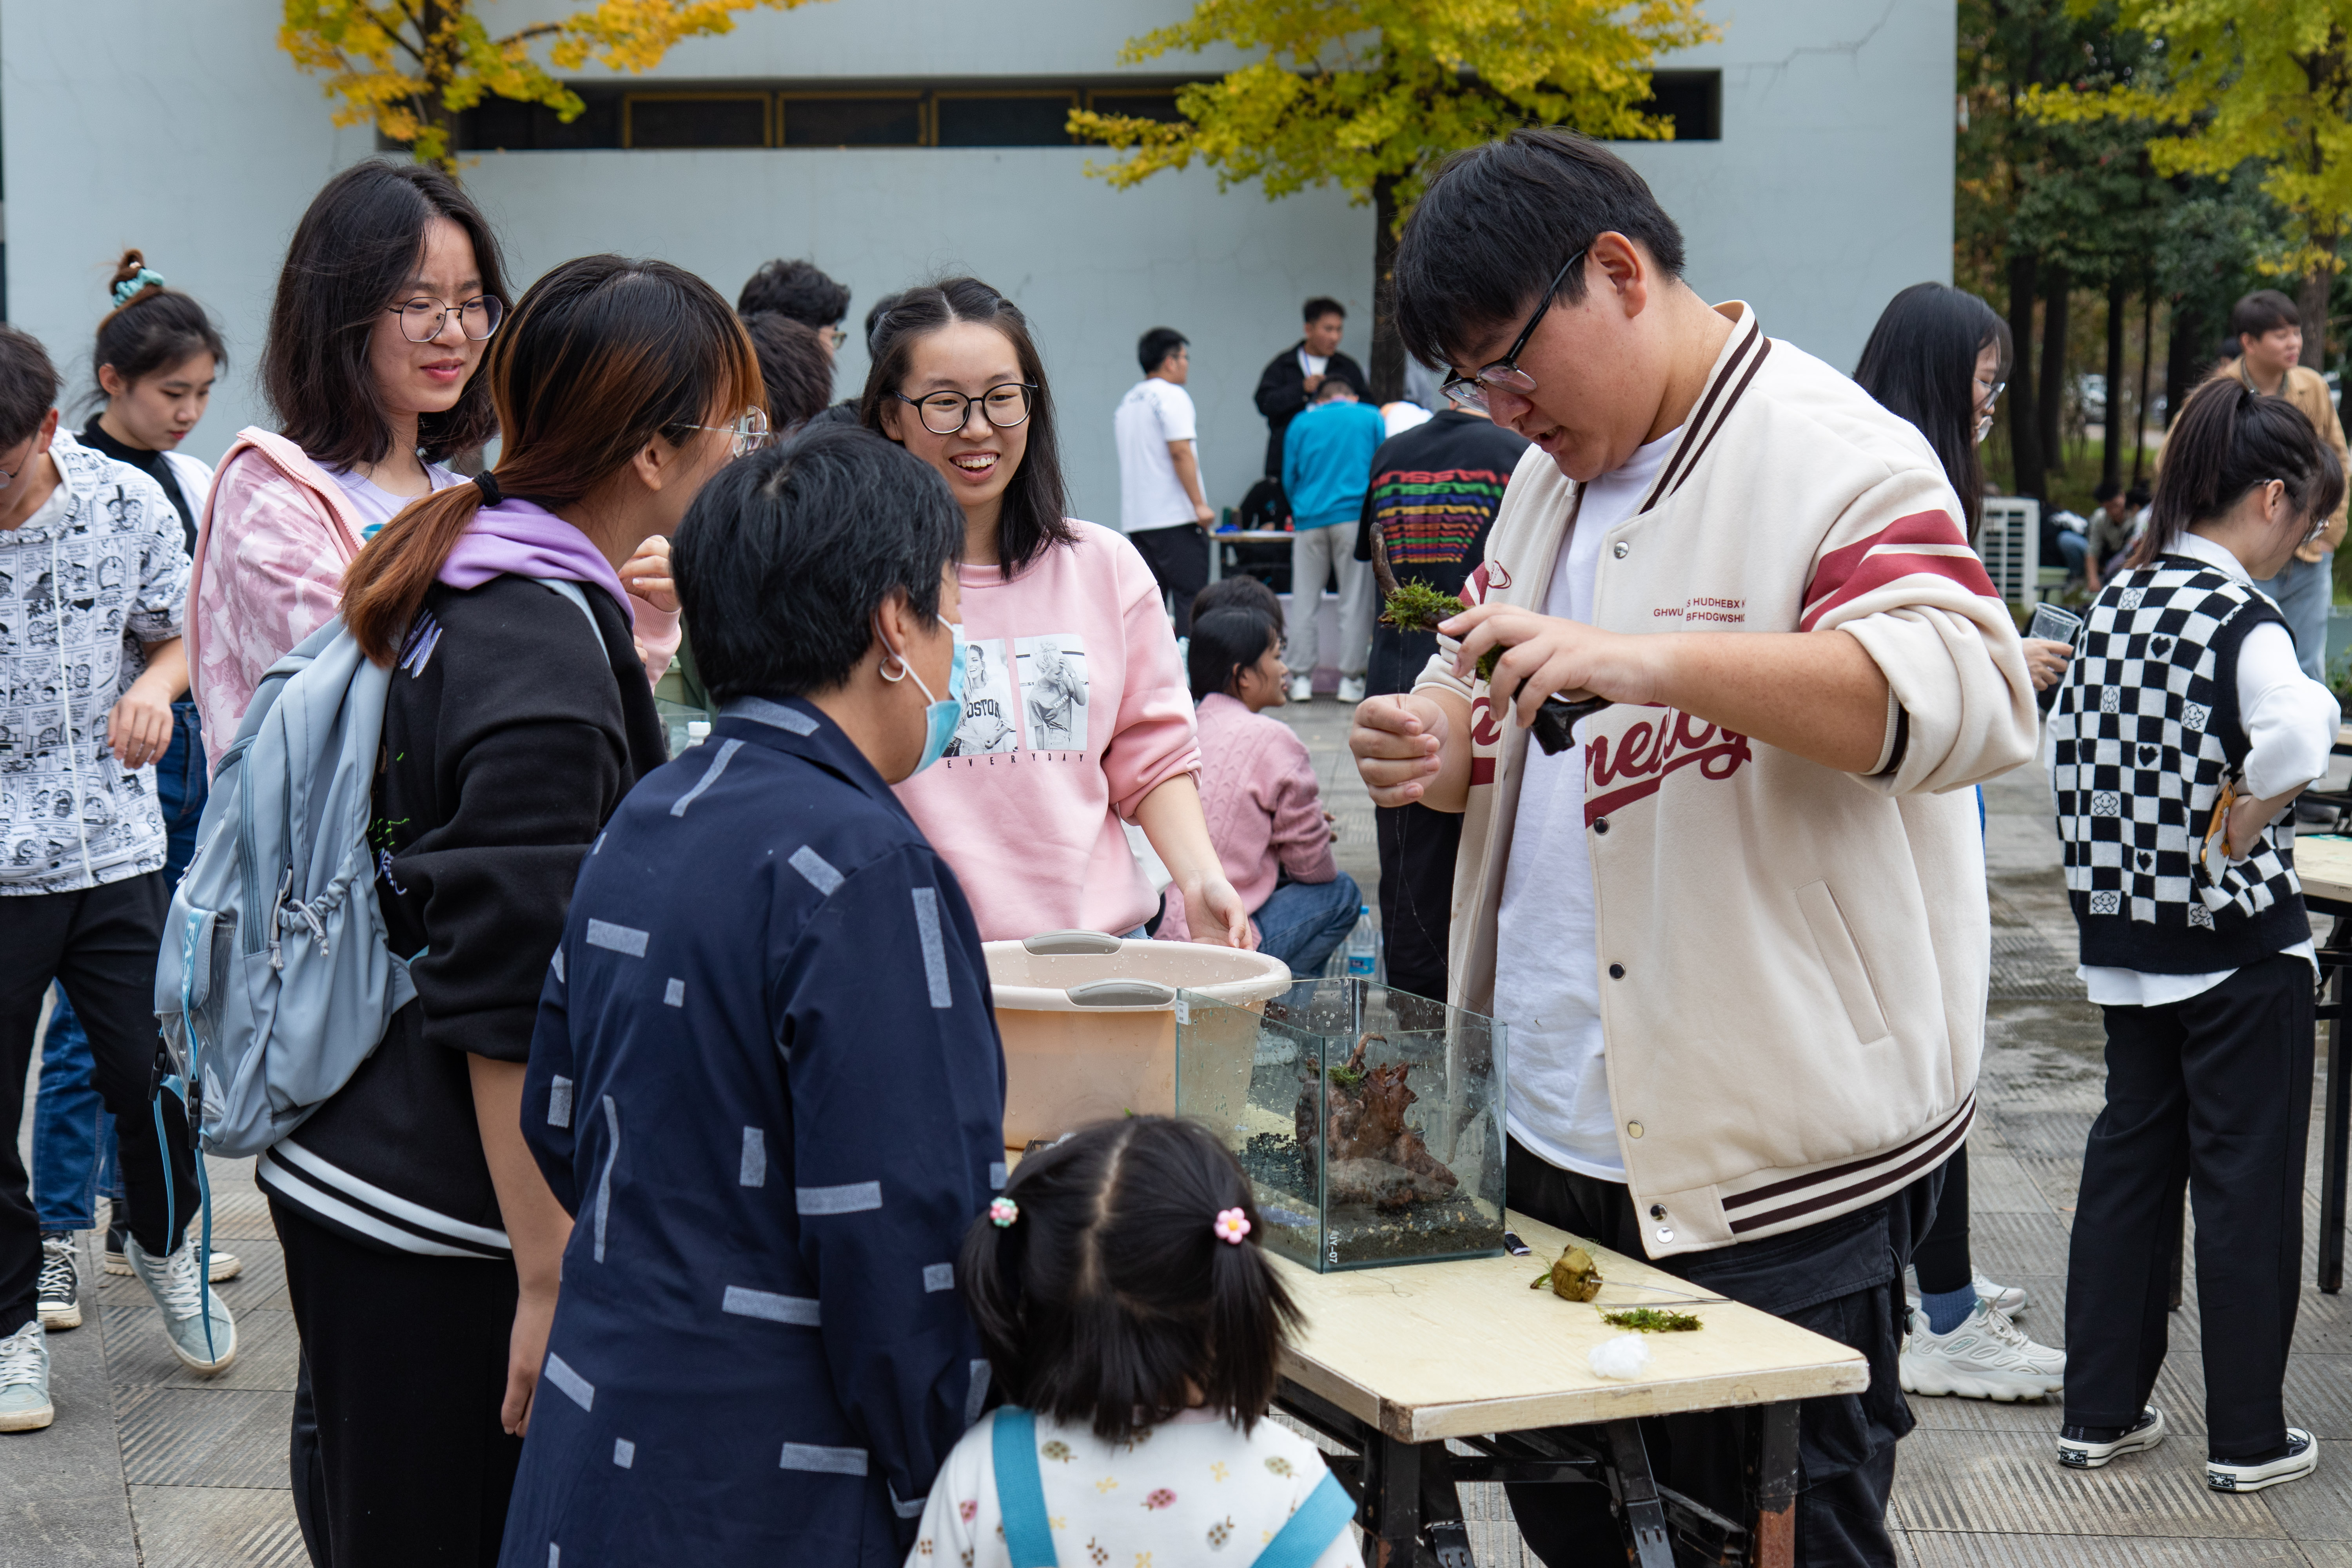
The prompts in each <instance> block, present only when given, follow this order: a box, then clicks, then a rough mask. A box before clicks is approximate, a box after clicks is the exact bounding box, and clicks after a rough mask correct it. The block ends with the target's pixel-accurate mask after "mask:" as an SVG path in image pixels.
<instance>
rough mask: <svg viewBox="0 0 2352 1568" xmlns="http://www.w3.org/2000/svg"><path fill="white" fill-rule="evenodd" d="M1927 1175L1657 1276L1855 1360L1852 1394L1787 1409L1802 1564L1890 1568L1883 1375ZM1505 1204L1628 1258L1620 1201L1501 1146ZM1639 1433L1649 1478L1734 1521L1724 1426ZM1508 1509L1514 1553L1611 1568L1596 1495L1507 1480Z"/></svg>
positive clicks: (1682, 1260)
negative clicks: (1524, 1548) (1857, 1382)
mask: <svg viewBox="0 0 2352 1568" xmlns="http://www.w3.org/2000/svg"><path fill="white" fill-rule="evenodd" d="M1933 1183H1934V1178H1933V1177H1932V1176H1931V1177H1929V1178H1927V1181H1926V1182H1923V1183H1920V1184H1916V1185H1914V1186H1913V1187H1912V1188H1911V1189H1909V1190H1908V1191H1906V1193H1904V1194H1898V1195H1897V1196H1895V1197H1892V1198H1887V1199H1884V1200H1882V1201H1881V1202H1879V1203H1878V1204H1875V1205H1872V1206H1871V1207H1869V1208H1866V1209H1863V1210H1860V1211H1858V1212H1857V1213H1854V1214H1850V1215H1841V1216H1840V1217H1838V1218H1836V1219H1833V1220H1825V1221H1823V1222H1822V1224H1820V1225H1816V1226H1807V1227H1805V1228H1804V1229H1802V1230H1798V1231H1791V1232H1789V1233H1787V1234H1785V1235H1781V1236H1776V1237H1767V1238H1765V1239H1764V1240H1761V1241H1751V1242H1744V1243H1741V1244H1740V1245H1738V1246H1736V1247H1723V1248H1721V1249H1719V1250H1717V1251H1714V1252H1700V1253H1685V1254H1684V1255H1682V1256H1680V1257H1677V1258H1671V1259H1669V1260H1668V1261H1667V1262H1666V1263H1665V1264H1664V1265H1662V1266H1661V1267H1664V1268H1669V1269H1671V1270H1672V1271H1673V1272H1674V1273H1675V1274H1677V1275H1679V1276H1681V1277H1682V1278H1683V1279H1688V1280H1689V1281H1690V1282H1691V1283H1692V1284H1693V1285H1695V1286H1696V1287H1698V1288H1699V1290H1700V1291H1703V1292H1707V1293H1712V1294H1715V1295H1719V1296H1728V1297H1730V1298H1731V1299H1732V1300H1735V1301H1743V1302H1746V1303H1747V1304H1748V1305H1749V1306H1751V1307H1756V1308H1759V1309H1760V1310H1764V1311H1768V1312H1771V1313H1773V1314H1774V1315H1775V1316H1778V1317H1781V1318H1785V1319H1787V1320H1788V1321H1790V1322H1792V1323H1795V1324H1796V1325H1797V1326H1799V1327H1800V1328H1805V1329H1811V1331H1813V1332H1815V1333H1817V1334H1822V1335H1824V1336H1825V1337H1827V1338H1829V1339H1832V1340H1835V1341H1837V1342H1839V1343H1840V1344H1844V1345H1851V1346H1853V1348H1854V1349H1856V1350H1858V1351H1860V1352H1863V1354H1864V1356H1866V1357H1867V1358H1868V1359H1869V1362H1870V1386H1869V1388H1868V1389H1866V1390H1865V1391H1864V1392H1863V1393H1861V1394H1836V1395H1831V1396H1827V1397H1823V1398H1820V1399H1808V1400H1806V1401H1804V1402H1803V1404H1802V1405H1801V1409H1800V1412H1799V1415H1798V1426H1797V1458H1798V1467H1799V1479H1798V1485H1799V1488H1800V1489H1799V1491H1798V1494H1797V1562H1798V1563H1800V1564H1801V1565H1803V1568H1828V1565H1831V1564H1837V1565H1841V1568H1842V1565H1845V1564H1867V1565H1868V1568H1894V1564H1895V1542H1894V1540H1893V1538H1892V1537H1891V1536H1889V1535H1888V1533H1887V1531H1886V1500H1887V1497H1888V1494H1889V1493H1891V1492H1892V1491H1893V1490H1894V1488H1895V1442H1896V1441H1897V1439H1899V1438H1901V1437H1902V1436H1903V1435H1904V1434H1906V1432H1908V1431H1910V1430H1911V1411H1910V1407H1909V1406H1908V1405H1906V1404H1905V1402H1904V1399H1903V1392H1902V1388H1901V1385H1900V1384H1899V1383H1898V1381H1897V1379H1896V1376H1895V1360H1896V1357H1897V1356H1898V1354H1899V1353H1900V1352H1901V1348H1902V1333H1903V1316H1904V1310H1905V1308H1904V1301H1903V1259H1904V1258H1906V1257H1908V1256H1909V1255H1910V1251H1911V1238H1912V1236H1913V1234H1914V1233H1915V1232H1916V1230H1917V1229H1918V1228H1919V1227H1920V1226H1923V1225H1924V1224H1925V1222H1926V1219H1927V1211H1928V1209H1929V1207H1930V1206H1931V1205H1933V1203H1934V1201H1935V1200H1934V1192H1933ZM1506 1188H1507V1201H1508V1203H1509V1205H1510V1206H1511V1207H1512V1208H1515V1209H1517V1210H1518V1211H1519V1212H1520V1213H1522V1214H1525V1215H1530V1216H1532V1217H1534V1218H1536V1219H1539V1220H1542V1221H1544V1222H1545V1223H1546V1224H1548V1225H1554V1226H1559V1228H1561V1229H1563V1230H1567V1231H1570V1232H1573V1233H1574V1234H1576V1235H1578V1236H1582V1237H1591V1238H1592V1239H1593V1240H1595V1241H1598V1242H1600V1243H1601V1245H1602V1246H1603V1247H1611V1248H1613V1249H1615V1250H1616V1251H1619V1252H1623V1253H1628V1254H1630V1255H1632V1256H1633V1257H1636V1258H1639V1257H1642V1256H1643V1250H1642V1240H1641V1218H1640V1216H1639V1215H1637V1214H1635V1212H1634V1209H1633V1195H1632V1194H1631V1192H1630V1191H1629V1190H1628V1189H1627V1188H1626V1187H1625V1186H1624V1185H1622V1184H1620V1183H1616V1182H1603V1181H1597V1180H1595V1179H1594V1178H1592V1177H1591V1176H1582V1175H1579V1174H1577V1173H1575V1172H1573V1171H1563V1170H1561V1169H1560V1168H1559V1167H1558V1166H1557V1165H1553V1164H1550V1163H1548V1162H1546V1161H1544V1160H1542V1159H1539V1158H1538V1157H1537V1156H1536V1155H1534V1154H1532V1153H1530V1152H1528V1151H1527V1150H1526V1149H1524V1148H1522V1147H1521V1146H1520V1144H1519V1142H1518V1141H1517V1139H1513V1140H1512V1141H1511V1143H1510V1147H1509V1152H1508V1163H1507V1178H1506ZM1642 1437H1643V1443H1644V1444H1645V1445H1646V1446H1647V1447H1648V1449H1649V1453H1650V1465H1651V1468H1652V1470H1653V1471H1654V1473H1655V1475H1656V1477H1657V1479H1658V1480H1659V1481H1660V1482H1661V1483H1662V1484H1664V1485H1666V1486H1670V1487H1672V1488H1674V1489H1675V1490H1676V1491H1679V1492H1682V1493H1683V1494H1684V1495H1685V1496H1687V1497H1690V1498H1694V1499H1696V1500H1698V1501H1700V1502H1702V1503H1705V1504H1706V1506H1707V1507H1709V1508H1712V1509H1714V1510H1716V1511H1717V1512H1718V1513H1721V1514H1724V1515H1726V1516H1727V1517H1728V1518H1731V1519H1735V1520H1737V1519H1738V1518H1740V1517H1741V1510H1742V1508H1743V1501H1742V1493H1741V1475H1740V1468H1741V1451H1740V1432H1739V1424H1738V1422H1736V1421H1734V1420H1731V1419H1729V1418H1727V1415H1725V1414H1722V1413H1717V1412H1700V1413H1697V1414H1695V1415H1666V1416H1654V1417H1651V1418H1649V1419H1646V1420H1644V1421H1643V1423H1642ZM1507 1490H1508V1492H1509V1494H1510V1499H1511V1512H1512V1513H1513V1515H1514V1516H1515V1517H1516V1518H1517V1521H1518V1525H1519V1533H1520V1535H1521V1536H1522V1537H1524V1538H1525V1540H1526V1541H1527V1543H1528V1550H1529V1551H1530V1552H1534V1553H1535V1554H1536V1556H1537V1557H1538V1558H1539V1559H1540V1560H1541V1561H1543V1562H1544V1563H1547V1564H1548V1565H1549V1568H1601V1565H1602V1564H1606V1565H1607V1568H1622V1564H1623V1563H1624V1562H1625V1547H1624V1537H1623V1536H1622V1533H1621V1532H1620V1531H1619V1529H1618V1526H1617V1524H1616V1522H1615V1521H1613V1520H1612V1518H1611V1517H1610V1514H1609V1497H1608V1493H1607V1492H1606V1491H1605V1490H1604V1489H1601V1488H1600V1487H1595V1486H1584V1485H1580V1484H1575V1483H1570V1484H1566V1485H1559V1484H1548V1485H1515V1486H1512V1487H1509V1488H1507Z"/></svg>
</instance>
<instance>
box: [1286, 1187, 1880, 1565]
mask: <svg viewBox="0 0 2352 1568" xmlns="http://www.w3.org/2000/svg"><path fill="white" fill-rule="evenodd" d="M1507 1224H1508V1225H1509V1226H1510V1228H1511V1229H1512V1231H1513V1232H1515V1233H1516V1234H1517V1236H1519V1237H1522V1238H1523V1239H1524V1240H1525V1241H1526V1242H1527V1244H1528V1246H1529V1247H1532V1248H1533V1249H1534V1254H1535V1255H1534V1256H1533V1257H1528V1258H1474V1259H1469V1260H1465V1261H1462V1262H1455V1263H1418V1264H1400V1265H1398V1266H1396V1267H1393V1268H1368V1269H1356V1270H1352V1271H1349V1272H1346V1273H1335V1274H1316V1273H1312V1272H1310V1271H1308V1270H1307V1269H1306V1268H1300V1267H1299V1266H1298V1265H1297V1264H1295V1263H1292V1262H1290V1261H1289V1260H1287V1259H1286V1258H1276V1260H1275V1266H1276V1269H1277V1270H1278V1271H1279V1272H1280V1274H1281V1275H1282V1279H1283V1283H1284V1284H1285V1285H1286V1286H1287V1287H1288V1288H1289V1289H1290V1291H1291V1294H1292V1296H1293V1297H1294V1299H1295V1300H1297V1302H1298V1304H1299V1306H1300V1307H1301V1309H1303V1310H1304V1311H1305V1313H1306V1316H1307V1322H1306V1327H1305V1329H1304V1330H1303V1331H1302V1332H1301V1333H1300V1334H1299V1336H1298V1338H1297V1342H1296V1343H1295V1344H1294V1345H1293V1346H1291V1347H1290V1348H1289V1349H1287V1350H1286V1352H1284V1356H1283V1363H1282V1373H1283V1377H1282V1386H1281V1392H1280V1394H1277V1395H1276V1405H1279V1406H1280V1407H1281V1408H1282V1409H1283V1410H1284V1411H1285V1412H1286V1413H1287V1414H1288V1415H1292V1416H1293V1417H1295V1418H1296V1419H1297V1420H1299V1421H1302V1422H1304V1423H1306V1424H1307V1426H1312V1427H1314V1428H1316V1429H1317V1430H1318V1431H1320V1432H1322V1433H1323V1434H1324V1435H1325V1436H1328V1437H1330V1438H1332V1439H1334V1440H1335V1441H1337V1442H1339V1443H1340V1444H1342V1445H1344V1446H1346V1447H1349V1448H1351V1449H1353V1450H1354V1454H1353V1455H1352V1456H1341V1457H1337V1458H1334V1460H1333V1468H1334V1469H1335V1470H1338V1471H1339V1474H1340V1476H1341V1478H1342V1479H1343V1480H1348V1481H1350V1482H1352V1483H1354V1485H1353V1487H1352V1488H1351V1489H1353V1490H1355V1491H1356V1492H1357V1494H1358V1496H1359V1498H1360V1500H1361V1509H1360V1512H1359V1513H1358V1516H1357V1518H1358V1522H1359V1523H1360V1524H1362V1526H1363V1527H1364V1530H1365V1532H1366V1533H1367V1534H1368V1535H1369V1536H1370V1537H1371V1539H1372V1540H1373V1541H1374V1542H1378V1545H1377V1546H1376V1547H1375V1548H1374V1551H1373V1552H1372V1554H1371V1555H1370V1559H1369V1561H1370V1563H1371V1564H1372V1565H1373V1568H1407V1565H1408V1564H1425V1563H1432V1562H1434V1563H1438V1564H1440V1565H1441V1568H1471V1560H1470V1552H1469V1546H1468V1537H1467V1535H1466V1533H1465V1531H1463V1529H1462V1526H1461V1522H1460V1521H1461V1519H1462V1510H1461V1503H1460V1501H1459V1500H1458V1498H1457V1497H1456V1495H1455V1491H1454V1486H1455V1483H1456V1482H1458V1481H1465V1480H1471V1481H1515V1482H1552V1483H1559V1484H1582V1485H1591V1484H1596V1483H1597V1484H1599V1485H1602V1486H1606V1487H1608V1488H1609V1489H1610V1490H1611V1492H1612V1497H1613V1498H1614V1500H1615V1502H1616V1504H1617V1512H1618V1517H1619V1519H1620V1521H1621V1522H1622V1525H1623V1527H1624V1529H1625V1532H1626V1544H1627V1548H1628V1552H1629V1555H1630V1556H1631V1559H1632V1561H1633V1562H1634V1563H1638V1564H1640V1568H1671V1565H1672V1563H1673V1562H1674V1556H1673V1546H1672V1543H1673V1542H1674V1541H1675V1539H1676V1538H1680V1539H1681V1540H1682V1542H1684V1544H1685V1550H1686V1551H1687V1552H1691V1553H1692V1554H1694V1555H1696V1557H1697V1559H1698V1560H1699V1561H1701V1562H1706V1563H1748V1564H1770V1565H1772V1568H1785V1565H1786V1564H1788V1563H1790V1562H1791V1561H1792V1560H1793V1551H1794V1546H1795V1541H1796V1511H1795V1509H1796V1493H1797V1479H1798V1478H1797V1403H1796V1402H1797V1401H1798V1400H1801V1399H1806V1398H1811V1397H1812V1396H1814V1395H1817V1394H1853V1393H1857V1392H1859V1391H1860V1390H1862V1389H1864V1388H1865V1387H1867V1386H1868V1385H1869V1383H1870V1369H1869V1366H1868V1364H1867V1363H1865V1362H1864V1359H1863V1356H1862V1352H1859V1351H1855V1350H1852V1349H1850V1348H1848V1347H1847V1346H1844V1345H1842V1344H1838V1343H1836V1342H1834V1341H1831V1340H1826V1339H1823V1338H1822V1337H1821V1336H1820V1335H1818V1334H1815V1333H1812V1332H1810V1331H1807V1330H1804V1329H1801V1328H1798V1327H1797V1326H1796V1325H1794V1324H1793V1323H1789V1322H1784V1321H1781V1320H1780V1319H1779V1318H1776V1317H1773V1316H1772V1315H1771V1314H1769V1313H1768V1312H1761V1311H1759V1310H1756V1309H1755V1308H1752V1307H1745V1306H1741V1305H1739V1304H1738V1303H1737V1302H1721V1303H1719V1304H1709V1305H1698V1306H1692V1305H1684V1304H1681V1303H1682V1302H1684V1301H1686V1300H1688V1299H1689V1298H1694V1297H1696V1298H1702V1299H1706V1300H1712V1297H1711V1293H1710V1292H1708V1291H1706V1290H1704V1289H1699V1288H1697V1287H1696V1286H1693V1285H1691V1284H1690V1283H1688V1282H1687V1281H1685V1280H1682V1279H1675V1278H1673V1277H1672V1276H1670V1275H1668V1274H1666V1273H1664V1272H1663V1271H1662V1270H1660V1269H1658V1268H1653V1267H1651V1266H1650V1265H1649V1264H1648V1263H1645V1262H1643V1261H1641V1260H1639V1259H1635V1258H1626V1257H1622V1256H1621V1255H1619V1254H1617V1253H1614V1252H1610V1251H1607V1250H1605V1249H1603V1248H1601V1247H1593V1248H1591V1251H1592V1253H1593V1258H1594V1261H1595V1262H1596V1263H1597V1264H1598V1265H1599V1266H1600V1269H1601V1279H1603V1280H1604V1281H1605V1282H1606V1283H1605V1284H1604V1286H1603V1288H1602V1289H1601V1299H1600V1301H1599V1302H1598V1303H1597V1305H1598V1307H1600V1308H1602V1309H1607V1310H1616V1309H1619V1308H1622V1307H1628V1306H1643V1305H1651V1306H1674V1307H1675V1310H1680V1311H1688V1312H1691V1313H1694V1314H1695V1315H1696V1316H1697V1317H1698V1318H1699V1319H1700V1320H1701V1321H1703V1322H1704V1323H1705V1324H1706V1326H1705V1327H1704V1328H1702V1329H1700V1330H1698V1331H1696V1332H1691V1333H1678V1334H1649V1335H1645V1336H1643V1337H1644V1339H1645V1340H1646V1341H1647V1342H1648V1343H1649V1346H1650V1352H1651V1358H1652V1359H1651V1363H1650V1366H1649V1368H1648V1369H1647V1370H1646V1371H1645V1372H1644V1373H1643V1375H1642V1376H1641V1377H1639V1378H1637V1379H1633V1380H1632V1381H1618V1380H1614V1379H1610V1378H1604V1377H1600V1376H1597V1375H1595V1374H1594V1373H1593V1372H1592V1370H1591V1364H1590V1363H1589V1362H1588V1361H1587V1360H1586V1356H1587V1353H1588V1352H1590V1351H1591V1349H1592V1347H1593V1346H1595V1345H1597V1344H1600V1343H1601V1342H1602V1341H1604V1340H1608V1339H1612V1338H1614V1337H1615V1336H1616V1335H1617V1334H1618V1333H1620V1332H1621V1331H1620V1330H1617V1329H1613V1328H1611V1327H1610V1326H1609V1325H1607V1324H1606V1323H1603V1322H1602V1321H1601V1313H1600V1311H1599V1310H1596V1309H1595V1306H1592V1305H1586V1304H1582V1303H1579V1302H1573V1301H1564V1300H1560V1299H1559V1297H1557V1296H1555V1295H1553V1294H1552V1293H1551V1292H1550V1291H1549V1289H1546V1290H1533V1289H1528V1284H1529V1282H1530V1281H1531V1280H1533V1279H1535V1277H1536V1276H1537V1275H1538V1273H1540V1272H1541V1271H1542V1270H1543V1268H1544V1267H1545V1266H1546V1265H1547V1264H1549V1261H1550V1260H1551V1259H1552V1258H1557V1257H1559V1254H1560V1252H1561V1250H1562V1249H1563V1248H1564V1247H1567V1246H1568V1245H1569V1242H1570V1237H1568V1236H1567V1235H1566V1234H1565V1233H1563V1232H1560V1231H1558V1230H1555V1229H1553V1228H1552V1227H1551V1226H1548V1225H1544V1224H1542V1223H1541V1222H1539V1221H1537V1220H1533V1219H1529V1218H1528V1216H1526V1215H1517V1214H1514V1215H1508V1216H1507ZM1644 1285H1646V1286H1651V1287H1654V1289H1640V1288H1639V1287H1641V1286H1644ZM1726 1409H1738V1410H1741V1411H1743V1412H1745V1413H1746V1414H1745V1415H1744V1416H1743V1417H1742V1419H1743V1420H1744V1422H1745V1426H1746V1431H1745V1434H1744V1441H1745V1443H1746V1445H1747V1451H1748V1464H1747V1477H1748V1484H1747V1498H1746V1500H1745V1504H1744V1507H1743V1510H1742V1511H1743V1513H1744V1514H1745V1515H1746V1517H1744V1518H1742V1519H1740V1520H1738V1521H1733V1520H1728V1519H1725V1518H1724V1517H1723V1516H1721V1515H1720V1514H1717V1513H1715V1512H1713V1511H1712V1510H1708V1509H1706V1508H1705V1507H1703V1506H1701V1505H1700V1504H1699V1503H1697V1502H1696V1501H1694V1500H1690V1499H1688V1498H1685V1497H1683V1496H1681V1495H1680V1494H1679V1493H1676V1492H1674V1491H1673V1490H1671V1489H1666V1488H1664V1487H1661V1486H1659V1485H1658V1484H1657V1483H1656V1482H1655V1480H1654V1479H1653V1478H1652V1476H1651V1473H1650V1462H1649V1456H1648V1452H1647V1449H1646V1448H1645V1447H1644V1446H1643V1440H1642V1430H1641V1427H1640V1426H1638V1425H1637V1424H1636V1420H1635V1418H1636V1417H1638V1416H1643V1415H1679V1414H1683V1413H1686V1412H1691V1411H1700V1410H1726ZM1447 1438H1454V1439H1457V1440H1459V1441H1461V1442H1464V1443H1465V1444H1467V1445H1468V1446H1469V1447H1473V1448H1475V1449H1476V1450H1477V1456H1476V1457H1475V1458H1465V1457H1464V1456H1461V1455H1457V1454H1453V1453H1451V1452H1449V1450H1448V1449H1447V1447H1446V1446H1445V1440H1446V1439H1447Z"/></svg>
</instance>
